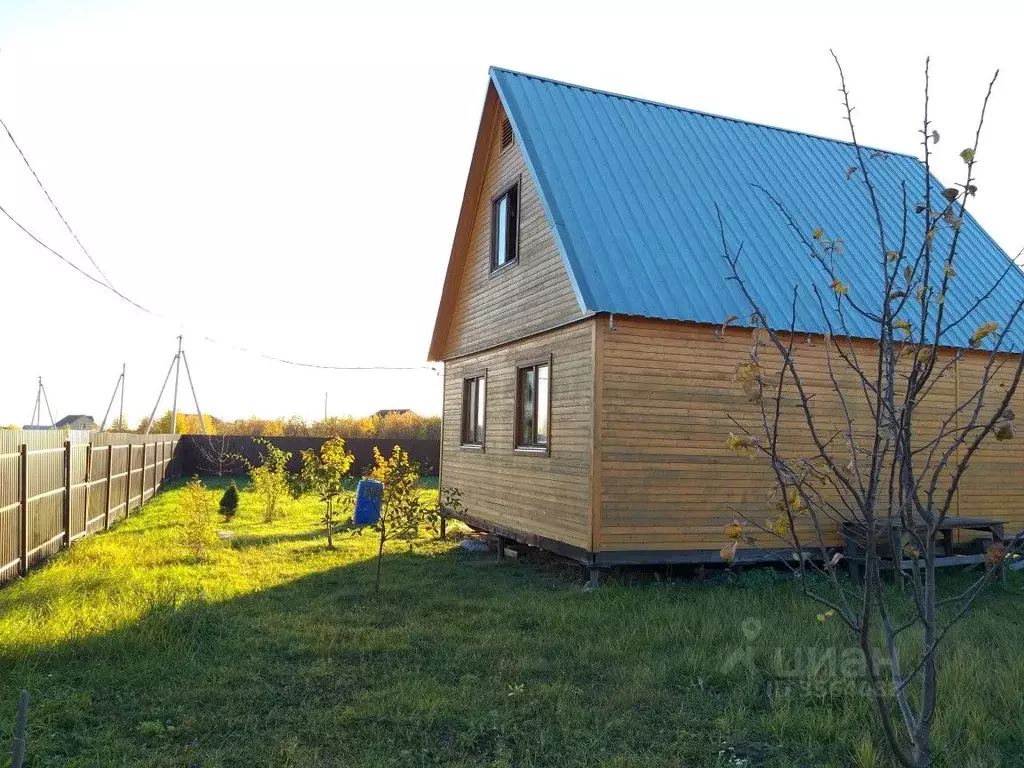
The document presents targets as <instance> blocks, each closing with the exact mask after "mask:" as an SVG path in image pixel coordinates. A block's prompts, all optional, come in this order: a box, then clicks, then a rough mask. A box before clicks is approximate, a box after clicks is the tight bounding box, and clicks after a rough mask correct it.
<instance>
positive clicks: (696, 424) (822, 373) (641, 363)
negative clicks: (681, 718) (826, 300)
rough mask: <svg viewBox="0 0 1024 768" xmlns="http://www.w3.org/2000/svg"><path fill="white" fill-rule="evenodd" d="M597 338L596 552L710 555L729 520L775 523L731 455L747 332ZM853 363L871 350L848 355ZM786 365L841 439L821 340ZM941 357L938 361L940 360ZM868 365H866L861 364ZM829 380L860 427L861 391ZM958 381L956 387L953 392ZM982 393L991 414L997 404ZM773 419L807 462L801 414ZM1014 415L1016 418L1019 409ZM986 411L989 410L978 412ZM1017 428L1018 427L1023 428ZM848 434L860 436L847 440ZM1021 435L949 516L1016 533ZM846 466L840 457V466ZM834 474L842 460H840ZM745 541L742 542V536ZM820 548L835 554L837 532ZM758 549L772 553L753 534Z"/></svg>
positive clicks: (940, 394)
mask: <svg viewBox="0 0 1024 768" xmlns="http://www.w3.org/2000/svg"><path fill="white" fill-rule="evenodd" d="M596 327H597V330H598V333H600V334H601V335H602V338H601V340H600V342H599V343H598V345H597V348H598V349H599V350H601V356H602V357H601V361H600V363H599V367H600V369H601V370H602V377H601V381H600V383H599V387H600V400H601V402H602V404H603V405H602V409H601V414H600V426H599V429H600V477H599V485H600V511H599V514H598V515H596V517H597V518H598V519H600V521H601V527H600V531H599V538H600V540H601V549H602V550H604V551H624V550H625V551H628V550H690V549H718V548H719V547H721V546H722V545H723V544H724V543H725V542H726V539H725V537H724V533H723V529H724V526H725V525H726V524H727V523H728V522H729V521H731V520H732V519H733V518H734V517H736V516H737V514H739V515H741V516H747V517H749V518H751V519H753V520H756V521H758V522H761V523H763V522H764V521H766V520H767V519H768V518H770V517H772V516H774V513H773V512H772V511H771V507H770V500H769V493H770V491H771V488H772V486H773V484H774V483H773V478H772V476H771V473H770V471H769V469H768V467H767V464H766V463H765V462H764V461H763V460H762V459H756V458H755V459H749V458H746V457H744V456H741V455H739V454H737V453H736V452H734V451H732V450H730V449H729V448H728V447H727V445H726V441H727V439H728V435H729V433H730V432H739V429H738V428H737V426H736V424H734V423H733V421H732V420H731V418H730V417H732V418H735V419H736V420H737V421H739V422H740V423H741V424H743V425H745V426H746V427H747V428H748V429H750V430H751V431H756V430H757V428H758V424H759V423H760V422H759V419H760V410H759V408H758V406H756V405H753V404H751V403H749V402H748V401H747V399H746V397H745V395H744V393H743V392H742V390H741V388H740V385H739V383H737V382H736V381H735V380H734V379H735V374H736V368H737V366H738V365H741V364H744V363H746V362H747V361H748V359H749V352H750V348H751V332H750V331H749V330H740V329H729V330H728V331H727V332H726V334H725V335H724V337H723V338H719V336H718V334H717V333H716V329H715V328H711V327H707V326H697V325H693V324H685V323H671V322H664V321H656V320H643V319H630V318H616V327H615V329H614V330H609V328H608V323H607V322H602V321H598V322H597V326H596ZM856 348H857V351H858V354H859V355H861V356H862V359H863V360H866V359H868V358H869V357H870V356H871V355H872V350H873V345H872V344H871V343H870V342H867V341H865V342H863V343H858V344H857V347H856ZM796 349H797V361H798V362H797V365H798V373H799V374H800V376H801V378H802V380H803V383H804V386H805V387H806V388H807V390H808V391H810V392H813V393H814V412H815V416H816V419H817V420H818V422H817V423H818V425H819V428H820V429H821V431H822V432H823V433H828V434H832V431H834V430H844V429H845V424H846V422H845V418H844V416H843V411H842V405H841V403H840V401H839V398H838V397H837V396H836V394H835V393H834V391H833V388H832V385H831V383H830V381H829V377H828V363H827V359H826V356H825V349H824V342H823V340H822V339H820V338H817V339H810V341H808V339H807V337H801V338H800V340H799V342H798V344H797V346H796ZM946 354H949V353H946ZM986 358H987V355H984V354H982V353H971V354H970V357H969V359H968V360H965V361H962V362H961V363H960V365H959V366H958V369H959V370H958V371H951V373H950V374H949V375H947V376H945V377H944V378H943V379H942V380H941V382H940V383H939V384H937V385H936V389H935V391H934V394H932V395H931V396H930V397H929V398H928V400H927V401H926V403H925V404H924V405H923V406H922V408H921V409H920V411H919V414H918V422H917V424H918V434H919V435H924V434H929V438H928V439H930V435H931V434H934V433H937V432H938V428H939V425H940V423H941V420H942V419H943V418H945V417H946V416H948V415H949V414H950V413H951V412H952V410H953V409H954V407H955V406H954V404H955V403H956V402H957V398H958V389H959V397H960V398H961V402H962V399H963V398H965V397H966V396H968V395H969V394H970V393H971V392H973V391H974V390H973V389H972V388H971V387H972V386H976V382H977V381H978V380H979V379H980V376H981V371H982V369H983V367H984V363H985V360H986ZM762 362H763V364H764V367H765V369H766V371H768V372H770V373H776V372H777V371H778V370H779V369H780V365H779V364H778V363H779V358H778V357H777V356H775V355H772V354H770V353H769V354H765V355H764V357H763V359H762ZM869 364H870V363H869ZM841 366H842V363H838V365H837V366H836V374H837V378H838V379H839V380H840V382H841V386H842V389H843V391H844V393H845V394H846V396H847V399H848V403H849V404H850V407H851V410H853V412H854V414H855V419H856V420H859V421H861V423H864V424H865V429H868V427H869V421H870V417H869V415H868V413H867V409H866V402H865V400H864V396H863V394H862V392H861V390H860V386H859V384H858V383H857V381H856V380H855V379H854V378H853V375H852V373H850V372H849V370H848V369H847V370H846V371H843V370H841ZM958 379H959V387H958V385H957V380H958ZM996 390H998V391H999V392H1000V393H1001V392H1002V391H1003V390H1002V389H1000V388H999V387H998V386H996V387H994V388H993V390H992V393H993V394H992V399H993V402H994V400H995V398H996V397H997V395H996V394H995V393H996ZM788 395H789V397H790V399H789V401H788V404H787V405H786V407H784V409H783V414H782V422H781V423H782V435H783V440H782V443H783V445H784V448H785V450H786V452H787V455H790V456H794V455H810V454H812V453H813V449H812V447H811V443H810V438H809V436H808V432H807V426H806V422H805V420H804V417H803V412H802V410H800V408H799V407H798V405H797V404H796V401H795V399H793V398H794V397H795V395H794V393H793V392H792V391H791V392H789V393H788ZM1017 400H1022V402H1020V403H1019V404H1017V405H1016V406H1015V407H1016V411H1017V413H1019V414H1021V415H1022V417H1024V399H1022V398H1021V397H1018V398H1017ZM989 410H990V409H989ZM1022 427H1024V422H1022ZM858 432H862V431H861V430H858ZM1022 438H1024V434H1022V436H1021V438H1018V439H1017V440H1015V441H1012V442H1008V443H1005V442H1004V443H997V442H996V441H995V440H991V441H990V442H989V443H988V444H987V445H986V446H985V447H984V448H983V449H982V450H981V452H980V453H979V454H977V455H976V458H975V460H974V462H973V463H972V466H971V469H970V470H969V471H968V473H967V475H966V476H965V479H964V482H963V484H962V486H961V490H960V495H959V500H958V501H959V504H958V506H957V507H954V509H953V511H952V512H953V514H960V515H965V516H967V515H970V516H978V517H994V518H1001V519H1006V520H1007V521H1008V522H1009V525H1008V526H1007V527H1008V530H1014V531H1016V530H1020V529H1022V528H1024V488H1022V487H1021V486H1020V484H1019V483H1014V482H1012V481H1011V480H1010V478H1012V477H1013V476H1014V473H1019V471H1020V470H1021V468H1022V464H1024V439H1022ZM846 458H847V459H848V458H849V457H846ZM844 463H845V460H844ZM747 529H748V531H749V530H751V529H750V527H749V526H747ZM830 534H831V537H830V543H834V544H838V543H839V540H838V536H837V531H835V530H833V531H830ZM758 544H759V545H760V546H765V547H770V546H779V542H778V540H777V539H772V538H771V537H769V536H768V535H766V534H758Z"/></svg>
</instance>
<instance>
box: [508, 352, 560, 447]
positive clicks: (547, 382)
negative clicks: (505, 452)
mask: <svg viewBox="0 0 1024 768" xmlns="http://www.w3.org/2000/svg"><path fill="white" fill-rule="evenodd" d="M550 421H551V358H548V359H546V360H542V361H538V362H534V363H528V364H525V365H520V366H518V367H517V369H516V448H517V449H521V450H524V451H536V452H538V453H545V454H546V453H547V452H548V451H549V450H550V447H551V434H550V433H551V430H550Z"/></svg>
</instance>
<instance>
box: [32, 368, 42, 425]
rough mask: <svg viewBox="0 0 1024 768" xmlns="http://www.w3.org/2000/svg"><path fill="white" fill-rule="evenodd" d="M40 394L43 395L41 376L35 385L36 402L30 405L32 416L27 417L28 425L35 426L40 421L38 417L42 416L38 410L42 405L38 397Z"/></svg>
mask: <svg viewBox="0 0 1024 768" xmlns="http://www.w3.org/2000/svg"><path fill="white" fill-rule="evenodd" d="M42 396H43V377H42V376H40V377H39V385H38V386H37V387H36V402H35V405H33V406H32V418H31V419H29V422H28V425H29V426H30V427H34V426H36V425H37V424H38V423H39V421H40V417H41V416H42V412H41V411H40V408H41V407H42V402H41V400H40V398H41V397H42Z"/></svg>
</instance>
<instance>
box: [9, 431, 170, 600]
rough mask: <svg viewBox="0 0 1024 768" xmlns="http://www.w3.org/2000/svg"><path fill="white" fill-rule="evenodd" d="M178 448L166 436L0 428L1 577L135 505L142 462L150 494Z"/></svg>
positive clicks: (160, 482) (138, 503) (148, 495)
mask: <svg viewBox="0 0 1024 768" xmlns="http://www.w3.org/2000/svg"><path fill="white" fill-rule="evenodd" d="M177 448H178V437H177V436H172V435H128V434H107V433H103V434H100V433H90V432H64V431H61V430H13V429H12V430H0V582H3V581H6V580H8V579H11V578H13V577H15V576H16V575H18V573H19V572H22V571H24V570H26V569H27V568H29V567H31V566H32V565H35V564H37V563H40V562H42V561H43V560H45V559H46V558H47V557H49V556H50V555H52V554H53V553H55V552H57V551H58V550H60V549H62V548H63V547H65V546H68V545H69V543H70V542H74V541H76V540H78V539H80V538H81V537H82V536H85V535H88V534H90V533H94V532H96V531H98V530H102V529H103V528H104V527H106V526H107V525H112V524H114V523H115V522H117V521H118V520H121V519H123V518H124V517H125V516H126V515H127V513H128V510H129V509H138V508H139V507H140V506H141V505H142V495H143V494H142V492H143V487H144V482H145V478H146V477H147V474H146V472H147V468H148V472H149V474H148V478H149V479H150V485H149V486H148V488H147V489H146V490H147V493H146V495H145V499H146V500H149V499H150V498H152V497H153V495H154V493H155V492H156V490H157V489H158V488H159V487H160V486H162V485H163V482H164V481H165V480H166V479H167V477H169V476H170V475H169V472H170V471H171V470H172V468H173V466H174V463H173V458H174V454H175V451H176V450H177ZM144 456H148V457H149V460H148V464H144V463H143V457H144ZM136 491H137V492H136Z"/></svg>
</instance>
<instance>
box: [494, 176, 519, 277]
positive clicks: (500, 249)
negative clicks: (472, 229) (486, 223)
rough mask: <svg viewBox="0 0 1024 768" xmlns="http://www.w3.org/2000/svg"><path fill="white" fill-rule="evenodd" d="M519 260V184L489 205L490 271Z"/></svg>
mask: <svg viewBox="0 0 1024 768" xmlns="http://www.w3.org/2000/svg"><path fill="white" fill-rule="evenodd" d="M518 259H519V183H518V182H516V183H515V184H513V185H512V186H511V187H509V188H508V189H506V190H505V191H504V192H502V193H501V194H500V195H498V197H496V198H494V201H493V202H492V203H491V271H492V272H493V271H494V270H496V269H501V268H502V267H504V266H505V265H507V264H512V263H513V262H515V261H517V260H518Z"/></svg>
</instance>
